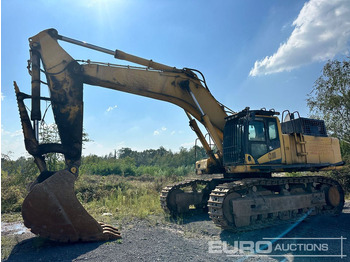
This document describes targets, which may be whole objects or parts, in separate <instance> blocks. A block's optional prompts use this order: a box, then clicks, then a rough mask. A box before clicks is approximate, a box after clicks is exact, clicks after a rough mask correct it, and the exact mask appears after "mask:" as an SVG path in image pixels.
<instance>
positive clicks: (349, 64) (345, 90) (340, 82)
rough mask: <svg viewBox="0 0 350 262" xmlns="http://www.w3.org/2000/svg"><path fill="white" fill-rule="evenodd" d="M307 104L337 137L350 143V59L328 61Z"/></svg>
mask: <svg viewBox="0 0 350 262" xmlns="http://www.w3.org/2000/svg"><path fill="white" fill-rule="evenodd" d="M307 104H308V106H309V108H310V110H311V112H313V113H314V114H315V115H316V116H319V117H321V118H322V119H324V120H325V122H326V125H327V128H328V130H329V131H330V132H331V134H332V135H333V136H335V137H338V138H340V139H341V140H343V141H344V142H346V143H350V59H349V58H348V60H344V61H342V62H340V61H337V60H331V61H328V62H327V63H326V64H325V66H324V67H323V71H322V75H321V76H320V77H319V78H318V79H317V80H316V82H315V84H314V88H313V90H312V92H311V93H310V94H309V95H308V99H307Z"/></svg>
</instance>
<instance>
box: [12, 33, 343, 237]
mask: <svg viewBox="0 0 350 262" xmlns="http://www.w3.org/2000/svg"><path fill="white" fill-rule="evenodd" d="M58 41H65V42H69V43H71V44H75V45H79V46H82V47H84V48H89V49H92V50H95V51H98V52H104V53H107V54H110V55H113V56H114V57H115V58H117V59H122V60H126V61H128V62H130V63H133V64H136V65H137V66H122V65H116V64H110V63H102V62H92V61H90V60H88V61H83V60H76V59H74V58H72V57H71V56H70V55H69V54H68V53H67V52H66V51H65V50H64V49H63V48H62V47H61V46H60V45H59V44H58ZM29 46H30V60H29V61H28V69H29V73H30V75H31V78H32V82H31V94H25V93H23V92H21V91H20V89H19V87H18V86H17V83H16V82H14V86H15V92H16V96H17V102H18V108H19V113H20V118H21V123H22V128H23V133H24V142H25V146H26V150H27V151H28V152H29V153H30V154H31V155H32V156H33V157H34V161H35V163H36V165H37V167H38V169H39V171H40V175H39V176H38V177H37V179H36V180H35V181H34V182H33V183H32V184H31V186H30V191H29V194H28V196H27V197H26V199H25V200H24V202H23V206H22V216H23V220H24V224H25V226H26V227H28V228H30V229H31V231H32V232H33V233H35V234H37V235H40V236H42V237H45V238H48V239H51V240H54V241H60V242H77V241H104V240H112V239H118V238H121V234H120V232H119V230H118V229H117V228H115V227H113V226H111V225H107V224H104V223H102V222H97V221H96V220H95V219H94V218H93V217H92V216H90V215H89V214H88V212H87V211H86V210H85V209H84V208H83V206H82V205H81V203H79V201H78V199H77V198H76V196H75V193H74V183H75V180H76V179H77V177H78V174H79V166H80V162H81V154H82V133H83V132H82V130H83V85H84V84H88V85H92V86H100V87H104V88H109V89H112V90H116V91H121V92H127V93H131V94H135V95H141V96H145V97H150V98H153V99H157V100H162V101H166V102H169V103H173V104H175V105H177V106H179V107H181V108H182V109H183V110H184V113H185V114H186V115H187V117H188V119H189V125H190V127H191V129H192V130H193V131H194V132H195V133H196V135H197V137H198V139H199V141H200V142H201V144H202V146H203V148H204V149H205V150H206V152H207V155H208V158H207V159H203V160H199V161H197V162H196V163H195V164H196V174H197V175H198V178H197V179H193V180H187V181H184V182H179V183H176V184H173V185H169V186H166V187H165V188H164V189H163V190H162V192H161V195H160V203H161V205H162V207H163V209H164V210H165V211H166V212H168V213H170V214H172V215H175V216H176V215H181V214H183V213H186V212H189V211H191V210H193V209H198V210H207V211H208V213H209V217H210V218H211V219H212V221H213V222H214V223H215V224H216V225H218V226H220V227H221V228H223V229H226V230H230V231H233V232H237V231H244V230H254V229H259V228H264V227H269V226H274V225H278V224H281V223H290V222H293V221H296V220H298V219H300V218H301V217H303V216H305V215H322V214H328V215H338V214H340V213H341V212H342V209H343V206H344V192H343V190H342V188H341V186H340V185H339V183H338V182H337V181H335V180H333V179H330V178H327V177H323V176H316V175H309V176H296V177H293V176H291V175H289V176H281V175H278V173H284V174H288V173H292V172H301V171H309V172H317V171H323V170H335V169H339V168H341V167H342V165H344V162H343V161H342V158H341V154H340V147H339V141H338V140H337V139H336V138H332V137H328V136H327V133H326V129H325V124H324V122H323V121H322V120H316V119H308V118H302V117H300V116H299V113H298V112H292V113H291V112H289V111H288V110H286V111H283V113H282V116H281V119H282V120H281V121H280V120H279V118H278V115H279V113H278V112H275V111H274V110H265V109H260V110H251V109H250V108H245V109H244V110H242V111H240V112H234V111H232V110H230V109H229V108H227V107H226V106H224V105H223V104H221V103H220V102H218V101H217V100H216V99H215V98H214V96H213V95H212V94H211V92H210V90H209V88H208V87H207V84H206V82H205V78H204V76H203V74H202V73H201V72H199V71H198V70H195V69H190V68H183V69H177V68H175V67H171V66H167V65H164V64H160V63H156V62H154V61H152V60H147V59H144V58H140V57H137V56H134V55H130V54H127V53H125V52H122V51H120V50H109V49H106V48H102V47H98V46H95V45H91V44H88V43H85V42H82V41H78V40H75V39H72V38H68V37H65V36H62V35H59V34H58V32H57V30H55V29H48V30H45V31H42V32H40V33H38V34H37V35H35V36H33V37H31V38H29ZM41 75H45V77H46V81H43V80H42V79H41ZM42 85H47V86H48V88H49V94H50V95H49V97H42V96H41V88H42ZM25 99H29V100H30V101H31V108H30V116H29V113H28V110H27V108H26V105H25V104H24V100H25ZM41 101H49V103H50V105H51V108H52V112H53V116H54V120H55V122H56V124H57V129H58V135H59V137H60V143H41V142H40V141H42V139H41V138H40V136H39V122H40V121H42V117H43V116H42V113H41V106H40V103H41ZM198 122H199V123H200V124H202V125H203V127H204V128H202V129H205V130H206V131H207V132H208V134H209V137H210V141H212V142H213V144H212V143H210V142H208V139H207V136H206V135H204V134H203V133H202V129H201V128H199V126H198ZM48 153H60V154H62V155H64V159H65V169H64V170H48V166H47V163H46V160H45V155H46V154H48ZM272 174H274V176H273V175H272ZM275 174H277V175H275ZM309 174H310V173H309Z"/></svg>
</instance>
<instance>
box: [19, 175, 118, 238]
mask: <svg viewBox="0 0 350 262" xmlns="http://www.w3.org/2000/svg"><path fill="white" fill-rule="evenodd" d="M75 180H76V177H75V176H74V175H73V174H72V173H70V172H69V171H67V170H61V171H58V172H56V173H55V174H54V175H52V176H50V177H49V178H47V179H46V180H45V181H43V182H41V183H38V184H36V185H35V186H34V187H33V188H32V190H31V191H30V192H29V194H28V196H27V197H26V198H25V200H24V202H23V205H22V216H23V219H24V225H25V226H26V227H28V228H30V229H31V231H32V232H33V233H34V234H37V235H40V236H41V237H44V238H48V239H50V240H54V241H59V242H77V241H106V240H114V239H119V238H121V234H120V232H119V231H118V229H117V228H115V227H113V226H110V225H107V224H104V223H100V222H97V221H96V220H95V219H94V218H93V217H92V216H90V215H89V213H88V212H87V211H86V210H85V209H84V207H83V206H82V205H81V204H80V202H79V201H78V199H77V198H76V196H75V193H74V181H75Z"/></svg>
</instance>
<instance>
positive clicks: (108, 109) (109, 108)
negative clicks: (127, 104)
mask: <svg viewBox="0 0 350 262" xmlns="http://www.w3.org/2000/svg"><path fill="white" fill-rule="evenodd" d="M117 107H118V106H117V105H114V106H110V107H108V108H107V110H106V112H110V111H112V110H114V109H115V108H117Z"/></svg>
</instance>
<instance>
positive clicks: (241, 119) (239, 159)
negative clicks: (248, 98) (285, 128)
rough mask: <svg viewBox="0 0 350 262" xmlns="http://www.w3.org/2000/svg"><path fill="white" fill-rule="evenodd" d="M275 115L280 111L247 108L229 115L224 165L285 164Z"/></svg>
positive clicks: (225, 132) (226, 126)
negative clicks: (282, 162)
mask: <svg viewBox="0 0 350 262" xmlns="http://www.w3.org/2000/svg"><path fill="white" fill-rule="evenodd" d="M275 115H279V113H278V112H275V111H273V110H270V111H266V110H249V108H246V109H245V110H243V111H241V112H239V113H237V114H234V115H232V116H229V117H227V118H226V124H225V128H224V134H225V135H224V144H223V146H224V165H225V166H228V165H242V164H262V163H264V164H265V163H269V164H276V163H281V161H282V158H281V157H280V156H281V153H280V152H281V148H280V147H281V143H280V136H279V131H278V126H279V125H278V119H277V117H275ZM268 153H269V154H268ZM267 154H268V155H267Z"/></svg>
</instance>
